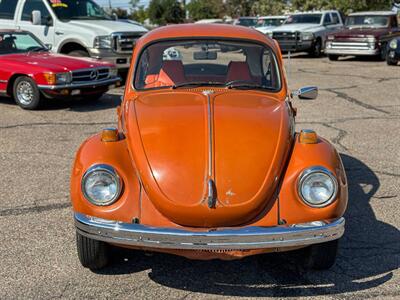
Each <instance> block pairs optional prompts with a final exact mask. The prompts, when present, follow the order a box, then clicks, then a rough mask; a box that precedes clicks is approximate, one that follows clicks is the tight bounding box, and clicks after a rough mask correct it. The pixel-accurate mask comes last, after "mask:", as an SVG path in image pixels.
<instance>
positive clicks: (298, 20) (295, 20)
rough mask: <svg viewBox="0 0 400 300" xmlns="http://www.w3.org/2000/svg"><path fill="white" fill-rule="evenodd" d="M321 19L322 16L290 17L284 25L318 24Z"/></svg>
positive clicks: (303, 15) (302, 15) (304, 15)
mask: <svg viewBox="0 0 400 300" xmlns="http://www.w3.org/2000/svg"><path fill="white" fill-rule="evenodd" d="M321 18H322V14H301V15H292V16H290V17H289V18H287V20H286V22H285V24H300V23H309V24H320V23H321Z"/></svg>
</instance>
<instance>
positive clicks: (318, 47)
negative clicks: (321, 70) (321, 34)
mask: <svg viewBox="0 0 400 300" xmlns="http://www.w3.org/2000/svg"><path fill="white" fill-rule="evenodd" d="M309 54H310V56H311V57H315V58H318V57H321V55H322V42H321V40H320V39H319V38H318V39H317V40H316V41H315V43H314V45H313V47H312V49H311V51H310V52H309Z"/></svg>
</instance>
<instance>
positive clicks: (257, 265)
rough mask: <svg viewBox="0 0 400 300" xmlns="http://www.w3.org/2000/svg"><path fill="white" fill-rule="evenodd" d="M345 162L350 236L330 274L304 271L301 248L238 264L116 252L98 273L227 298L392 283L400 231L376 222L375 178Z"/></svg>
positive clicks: (317, 292)
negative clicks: (141, 276)
mask: <svg viewBox="0 0 400 300" xmlns="http://www.w3.org/2000/svg"><path fill="white" fill-rule="evenodd" d="M342 159H343V163H344V165H345V168H346V171H347V177H348V181H349V205H348V210H347V212H346V215H345V217H346V232H345V236H344V237H343V238H342V240H341V243H340V249H339V256H338V259H337V263H336V265H335V266H334V267H332V268H331V269H330V270H328V271H318V272H317V271H307V270H305V269H304V268H303V267H302V266H301V264H299V263H298V262H299V261H301V258H302V251H301V250H300V251H293V252H287V253H274V254H265V255H259V256H253V257H248V258H245V259H242V260H235V261H219V260H213V261H192V260H188V259H185V258H181V257H178V256H173V255H167V254H152V255H151V257H147V256H146V255H145V253H143V252H136V251H129V250H123V249H115V250H114V251H115V257H116V258H115V260H116V261H115V262H114V264H113V265H112V266H110V267H109V268H107V269H105V270H102V271H101V272H99V274H105V275H115V274H129V273H135V272H139V271H143V270H149V269H150V270H151V271H150V273H149V275H148V276H149V278H150V279H151V280H153V281H154V282H156V283H158V284H161V285H163V286H167V287H171V288H174V289H180V290H185V291H188V292H195V293H205V294H210V295H224V296H247V297H261V296H269V297H285V296H313V295H331V294H342V293H349V292H354V291H361V290H366V289H369V288H373V287H377V286H379V285H381V284H383V283H385V282H387V281H389V280H390V279H391V278H392V277H393V273H392V271H393V270H396V269H398V268H399V258H398V251H399V245H400V233H399V231H398V230H397V229H396V228H395V227H394V226H392V225H389V224H387V223H385V222H382V221H380V220H377V219H376V217H375V214H374V211H373V209H372V208H371V205H370V203H369V202H370V200H371V198H373V197H374V195H375V193H376V192H377V190H378V189H379V186H380V183H379V178H378V177H377V176H376V174H375V173H374V172H373V171H372V170H371V169H370V168H369V167H368V166H367V165H365V164H364V163H363V162H361V161H359V160H358V159H356V158H354V157H351V156H348V155H344V154H342ZM375 198H376V197H375ZM377 199H379V198H377ZM384 199H385V197H381V199H379V201H384ZM149 255H150V254H149Z"/></svg>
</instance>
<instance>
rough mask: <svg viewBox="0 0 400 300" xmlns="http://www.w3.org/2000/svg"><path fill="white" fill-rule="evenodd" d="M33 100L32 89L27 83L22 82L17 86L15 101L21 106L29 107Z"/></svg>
mask: <svg viewBox="0 0 400 300" xmlns="http://www.w3.org/2000/svg"><path fill="white" fill-rule="evenodd" d="M33 98H34V95H33V87H32V85H31V84H30V83H29V82H26V81H22V82H20V83H18V85H17V99H18V101H19V102H20V103H21V104H23V105H29V104H31V103H32V101H33Z"/></svg>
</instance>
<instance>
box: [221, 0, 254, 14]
mask: <svg viewBox="0 0 400 300" xmlns="http://www.w3.org/2000/svg"><path fill="white" fill-rule="evenodd" d="M255 2H256V1H255V0H226V5H227V13H228V14H229V15H230V16H232V17H240V16H253V15H254V12H253V11H252V7H253V5H254V3H255Z"/></svg>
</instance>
